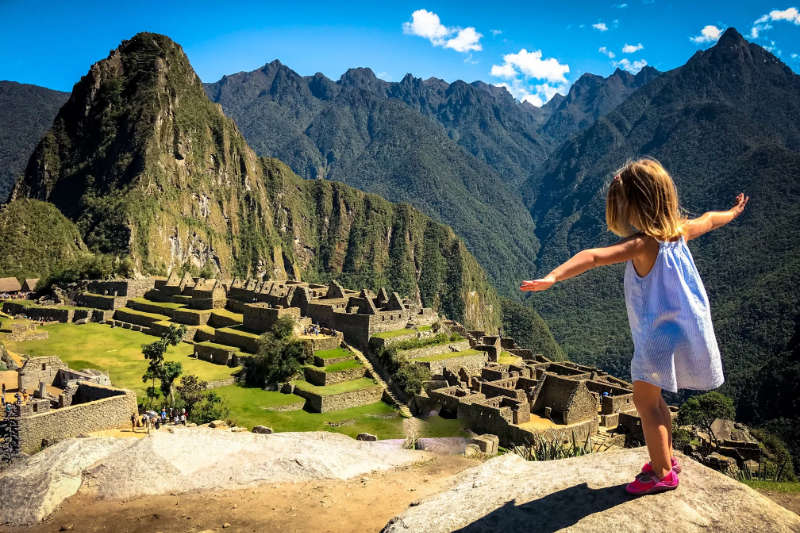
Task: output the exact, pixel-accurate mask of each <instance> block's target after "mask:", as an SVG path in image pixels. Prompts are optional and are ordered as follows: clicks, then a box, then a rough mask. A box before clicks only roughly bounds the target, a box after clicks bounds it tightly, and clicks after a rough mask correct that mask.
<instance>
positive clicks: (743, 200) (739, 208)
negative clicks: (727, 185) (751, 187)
mask: <svg viewBox="0 0 800 533" xmlns="http://www.w3.org/2000/svg"><path fill="white" fill-rule="evenodd" d="M749 201H750V197H749V196H745V194H744V193H743V192H740V193H739V194H738V195H736V205H734V206H733V207H731V212H732V213H733V218H736V217H738V216H739V215H741V214H742V212H743V211H744V206H746V205H747V202H749Z"/></svg>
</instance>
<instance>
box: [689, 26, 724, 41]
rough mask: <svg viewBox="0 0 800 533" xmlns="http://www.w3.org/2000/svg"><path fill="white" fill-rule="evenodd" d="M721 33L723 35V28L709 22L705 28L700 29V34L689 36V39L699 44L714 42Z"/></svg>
mask: <svg viewBox="0 0 800 533" xmlns="http://www.w3.org/2000/svg"><path fill="white" fill-rule="evenodd" d="M720 35H722V30H721V29H720V28H717V27H716V26H712V25H711V24H709V25H708V26H703V29H702V30H700V35H695V36H694V37H689V40H690V41H692V42H693V43H697V44H700V43H713V42H715V41H716V40H717V39H719V36H720Z"/></svg>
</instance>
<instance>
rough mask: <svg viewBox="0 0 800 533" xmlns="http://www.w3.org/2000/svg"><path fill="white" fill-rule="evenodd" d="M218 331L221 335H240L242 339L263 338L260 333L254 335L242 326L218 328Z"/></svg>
mask: <svg viewBox="0 0 800 533" xmlns="http://www.w3.org/2000/svg"><path fill="white" fill-rule="evenodd" d="M217 331H218V332H221V333H233V334H235V335H239V336H242V337H250V338H252V339H257V338H259V337H260V336H261V335H260V334H259V333H253V332H252V331H248V330H246V329H244V327H242V326H235V327H230V328H217Z"/></svg>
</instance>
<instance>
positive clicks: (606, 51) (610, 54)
mask: <svg viewBox="0 0 800 533" xmlns="http://www.w3.org/2000/svg"><path fill="white" fill-rule="evenodd" d="M597 51H598V52H600V53H601V54H603V55H605V56H608V57H609V59H614V58H615V57H617V56H616V54H614V52H612V51H611V50H609V49H608V48H606V47H605V46H601V47H600V48H598V49H597Z"/></svg>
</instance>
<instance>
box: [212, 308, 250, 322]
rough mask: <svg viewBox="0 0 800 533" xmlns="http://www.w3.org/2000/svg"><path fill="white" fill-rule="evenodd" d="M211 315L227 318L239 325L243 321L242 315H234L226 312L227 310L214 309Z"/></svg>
mask: <svg viewBox="0 0 800 533" xmlns="http://www.w3.org/2000/svg"><path fill="white" fill-rule="evenodd" d="M211 314H213V315H219V316H224V317H225V318H229V319H231V320H234V321H236V322H239V323H240V324H241V323H242V321H243V320H244V315H243V314H242V313H234V312H233V311H228V310H227V309H214V310H213V311H212V312H211Z"/></svg>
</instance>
